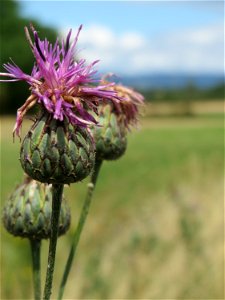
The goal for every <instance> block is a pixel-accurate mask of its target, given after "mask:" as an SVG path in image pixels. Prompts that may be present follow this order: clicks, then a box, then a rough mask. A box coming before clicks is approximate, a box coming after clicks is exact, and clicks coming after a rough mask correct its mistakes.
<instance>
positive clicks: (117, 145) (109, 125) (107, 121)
mask: <svg viewBox="0 0 225 300" xmlns="http://www.w3.org/2000/svg"><path fill="white" fill-rule="evenodd" d="M121 117H122V116H121ZM98 122H99V126H95V127H93V128H92V132H93V135H94V139H95V143H96V158H97V159H101V160H103V159H105V160H113V159H118V158H119V157H120V156H122V155H123V154H124V152H125V150H126V147H127V138H126V128H125V126H124V123H123V122H120V120H119V118H118V116H117V115H116V114H114V113H113V111H112V106H111V105H110V104H108V105H102V106H101V107H100V110H99V119H98Z"/></svg>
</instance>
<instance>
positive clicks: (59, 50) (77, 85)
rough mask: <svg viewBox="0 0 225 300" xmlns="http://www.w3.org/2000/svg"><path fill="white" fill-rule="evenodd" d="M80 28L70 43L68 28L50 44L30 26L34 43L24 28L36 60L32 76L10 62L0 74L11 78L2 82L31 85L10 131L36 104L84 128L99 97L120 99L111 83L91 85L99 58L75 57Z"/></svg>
mask: <svg viewBox="0 0 225 300" xmlns="http://www.w3.org/2000/svg"><path fill="white" fill-rule="evenodd" d="M81 29H82V26H80V27H79V29H78V32H77V35H76V37H75V39H74V41H73V42H72V43H70V38H71V34H72V30H70V31H69V33H68V35H67V38H66V41H65V43H64V42H62V44H61V45H60V44H59V41H58V39H57V40H56V42H55V44H54V45H52V44H51V43H49V42H48V40H47V39H45V40H43V41H42V40H41V39H40V38H39V37H38V34H37V31H36V30H35V29H34V28H33V26H32V25H31V31H32V33H33V36H34V42H33V41H32V39H31V37H30V34H29V31H28V28H27V27H25V33H26V36H27V39H28V41H29V43H30V47H31V50H32V52H33V54H34V57H35V60H36V62H35V64H34V67H33V70H32V72H31V75H28V74H25V73H24V72H23V71H22V70H21V69H20V68H19V67H18V66H17V65H16V64H15V63H14V62H13V61H12V63H8V64H4V65H3V66H4V68H5V70H6V71H7V72H8V73H0V76H7V77H9V78H10V79H8V80H5V79H3V80H0V81H2V82H6V81H19V80H24V81H26V82H27V83H28V84H29V85H30V90H31V96H30V97H29V98H28V99H27V100H26V102H25V103H24V105H23V106H22V107H20V108H19V109H18V111H17V120H16V124H15V127H14V130H13V133H16V134H17V135H18V136H19V132H20V128H21V125H22V121H23V117H24V115H25V114H26V112H27V111H28V110H29V109H30V108H31V107H32V106H34V105H35V104H36V103H39V104H40V105H41V106H42V107H44V108H45V109H46V110H47V111H48V112H49V113H51V114H53V117H54V118H55V119H58V120H61V121H62V120H63V119H64V117H67V118H68V119H69V121H70V122H71V123H72V124H73V125H78V126H83V127H86V126H88V125H90V124H93V123H97V122H96V120H95V119H94V117H93V116H92V114H90V113H89V112H91V111H94V112H95V113H96V112H97V106H98V103H99V100H112V101H114V102H115V103H117V102H119V101H120V100H121V99H120V97H118V96H117V92H116V91H115V90H113V89H112V88H110V89H108V87H112V85H113V84H104V85H98V86H94V85H93V84H96V82H97V83H98V82H99V81H98V80H96V79H94V77H93V75H95V74H96V71H95V70H93V67H94V66H95V64H96V63H97V62H98V61H94V62H93V63H91V64H90V65H86V61H85V60H84V59H80V60H75V54H76V51H75V47H76V44H77V40H78V36H79V33H80V31H81ZM88 111H89V112H88Z"/></svg>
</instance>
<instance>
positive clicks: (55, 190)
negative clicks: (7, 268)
mask: <svg viewBox="0 0 225 300" xmlns="http://www.w3.org/2000/svg"><path fill="white" fill-rule="evenodd" d="M62 193H63V184H53V185H52V217H51V238H50V243H49V252H48V267H47V272H46V280H45V289H44V296H43V299H44V300H49V299H50V296H51V293H52V281H53V273H54V266H55V254H56V246H57V238H58V227H59V216H60V208H61V202H62Z"/></svg>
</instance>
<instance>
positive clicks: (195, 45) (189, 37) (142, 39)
mask: <svg viewBox="0 0 225 300" xmlns="http://www.w3.org/2000/svg"><path fill="white" fill-rule="evenodd" d="M75 32H76V30H75ZM64 33H65V31H64ZM223 43H224V34H223V24H217V25H214V26H208V27H202V28H193V29H187V30H185V31H181V30H179V29H178V30H177V31H176V32H165V33H164V34H160V36H156V37H148V36H144V35H143V34H142V33H139V32H133V31H132V32H131V31H127V32H121V34H119V35H118V34H116V33H115V32H113V31H112V30H111V29H110V28H108V27H106V26H102V25H96V24H93V25H92V26H89V27H88V26H86V27H85V28H84V29H83V30H82V32H81V33H80V37H79V41H78V48H80V49H82V51H81V53H80V55H81V56H82V57H84V58H86V59H87V61H88V62H92V61H94V60H96V59H100V63H99V68H100V69H101V70H102V71H106V72H113V73H117V74H118V73H127V74H141V73H150V72H185V71H186V72H196V73H197V72H223V70H224V64H223V61H224V46H223Z"/></svg>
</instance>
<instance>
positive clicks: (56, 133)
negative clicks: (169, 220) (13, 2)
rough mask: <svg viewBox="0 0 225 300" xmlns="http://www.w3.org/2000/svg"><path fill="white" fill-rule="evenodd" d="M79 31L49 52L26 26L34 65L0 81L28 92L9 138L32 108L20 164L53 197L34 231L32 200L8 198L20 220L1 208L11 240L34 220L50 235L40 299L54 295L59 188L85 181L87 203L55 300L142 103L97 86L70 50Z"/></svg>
mask: <svg viewBox="0 0 225 300" xmlns="http://www.w3.org/2000/svg"><path fill="white" fill-rule="evenodd" d="M81 29H82V26H80V27H79V29H78V32H77V34H76V36H75V38H74V40H73V41H72V42H70V40H71V36H72V31H71V30H70V31H69V33H68V35H67V37H66V40H65V41H62V43H60V42H59V40H58V39H57V40H56V42H55V44H51V43H49V42H48V40H47V39H44V40H41V39H40V38H39V36H38V33H37V31H36V30H35V28H34V27H33V26H32V25H31V26H30V30H29V29H28V28H27V27H25V35H26V38H27V41H28V42H29V45H30V48H31V51H32V53H33V55H34V59H35V63H34V66H33V69H32V72H31V74H30V75H29V74H26V73H24V72H23V71H22V70H21V69H20V68H19V66H17V65H16V64H15V63H14V62H13V61H12V62H11V63H7V64H4V65H3V67H4V68H5V70H6V71H7V72H5V73H0V76H3V77H8V79H2V80H0V81H1V82H4V81H11V82H14V81H20V80H22V81H26V82H27V83H28V85H29V90H30V96H29V97H28V99H27V100H26V101H25V103H24V104H23V105H22V106H21V107H20V108H19V109H18V111H17V118H16V123H15V126H14V129H13V137H15V136H18V137H19V138H20V139H21V126H22V123H23V119H24V117H25V115H26V114H27V112H28V111H29V110H30V109H31V108H32V107H33V106H37V107H38V113H37V114H36V115H35V119H34V122H33V124H32V126H31V127H30V129H29V130H28V132H27V134H26V135H25V137H24V139H23V141H22V144H21V150H20V162H21V166H22V168H23V170H24V171H25V173H26V174H27V175H28V176H29V177H30V178H31V179H32V180H37V181H39V182H41V183H43V184H45V189H46V191H47V189H48V188H47V184H52V186H51V189H50V190H48V195H49V193H51V194H52V201H51V204H52V209H51V214H50V213H49V211H48V209H46V205H47V204H46V202H45V204H43V205H44V206H43V209H44V211H45V210H46V212H48V213H49V214H48V217H45V218H44V219H43V216H42V213H41V211H40V210H39V212H37V213H38V217H37V218H38V219H35V220H36V221H34V222H33V223H32V224H33V225H32V226H33V227H32V226H31V224H30V223H29V222H28V223H27V219H26V218H27V217H26V214H27V211H32V207H33V206H32V205H34V206H35V205H36V204H35V203H36V202H35V201H36V200H34V196H32V200H31V198H29V201H28V200H27V199H26V197H24V195H23V196H22V195H21V194H20V192H21V189H23V188H22V187H21V188H18V190H16V192H15V195H14V196H13V197H12V198H15V199H20V201H19V204H18V205H19V206H21V207H25V209H24V211H23V212H24V214H25V215H23V214H22V213H21V215H18V214H17V213H18V212H17V209H16V208H15V207H17V205H16V206H15V204H12V203H14V202H12V200H9V201H8V204H7V205H6V208H5V214H4V224H5V226H6V228H7V229H8V230H9V231H10V230H11V231H10V232H12V233H13V234H14V235H16V234H17V233H18V232H20V234H23V236H26V234H27V230H28V228H29V230H30V229H32V230H33V229H34V225H35V226H37V227H38V226H39V225H37V224H39V221H37V220H39V218H41V220H42V222H43V224H42V225H43V228H42V233H43V232H45V233H46V232H47V233H46V237H49V234H50V242H49V252H48V265H47V271H46V280H45V287H44V293H43V299H46V300H48V299H50V296H51V293H52V282H53V273H54V266H55V254H56V246H57V238H58V235H59V234H60V224H61V223H60V222H61V221H60V220H61V219H60V212H61V213H62V212H63V211H64V209H63V207H62V195H63V188H64V184H71V183H75V182H78V181H81V180H82V179H84V178H86V177H87V176H88V175H89V174H91V180H90V183H89V184H88V189H87V196H86V199H85V201H84V204H83V209H82V211H81V215H80V219H79V222H78V226H77V229H76V231H75V233H74V236H73V241H72V245H71V251H70V253H69V256H68V260H67V263H66V266H65V271H64V275H63V278H62V282H61V286H60V290H59V296H58V298H59V299H61V298H62V295H63V292H64V287H65V284H66V281H67V278H68V274H69V271H70V268H71V265H72V261H73V258H74V255H75V252H76V249H77V245H78V242H79V239H80V235H81V232H82V229H83V226H84V223H85V220H86V217H87V214H88V211H89V207H90V203H91V199H92V195H93V191H94V188H95V184H96V182H97V178H98V174H99V171H100V168H101V165H102V162H103V160H112V159H118V158H119V157H120V156H122V155H123V154H124V153H125V150H126V146H127V137H126V136H127V131H128V129H129V128H130V125H131V124H133V123H135V121H136V119H137V115H138V106H139V104H142V103H143V97H142V95H140V94H139V93H137V92H135V91H133V90H132V89H130V88H127V87H124V86H122V85H116V84H115V83H114V82H108V81H106V78H104V79H102V80H100V79H99V80H97V79H96V71H95V70H94V67H95V65H96V64H97V62H98V61H94V62H93V63H91V64H86V61H85V60H84V59H78V58H77V51H76V44H77V41H78V36H79V34H80V31H81ZM31 33H32V36H33V38H32V37H31ZM24 184H25V183H24ZM26 184H27V185H29V184H31V185H32V184H33V185H35V186H36V189H37V190H39V189H40V186H41V185H40V183H38V184H37V183H34V182H33V181H31V183H26ZM33 189H34V188H33ZM28 194H29V193H28ZM18 195H20V196H18ZM29 195H30V194H29ZM29 197H30V196H29ZM12 198H10V199H12ZM21 199H23V200H21ZM24 201H25V202H24ZM33 201H34V204H33ZM14 208H15V209H14ZM6 212H7V213H6ZM8 214H9V215H10V214H12V219H11V217H10V218H8ZM41 216H42V217H41ZM15 220H16V221H15ZM32 220H33V219H32ZM15 222H16V223H15ZM15 224H16V225H15ZM49 224H51V225H50V229H49ZM35 228H36V227H35ZM38 228H39V227H38ZM47 228H48V229H47ZM35 230H36V229H35ZM34 236H35V240H40V237H41V236H38V235H37V232H36V231H35V235H34ZM39 248H40V245H33V248H32V249H33V250H32V251H33V253H34V252H35V251H36V250H37V249H39ZM35 249H36V250H35ZM38 251H39V250H38ZM36 290H37V289H36ZM39 296H40V295H39ZM39 296H37V297H36V298H37V299H38V297H39ZM39 298H40V297H39Z"/></svg>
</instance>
